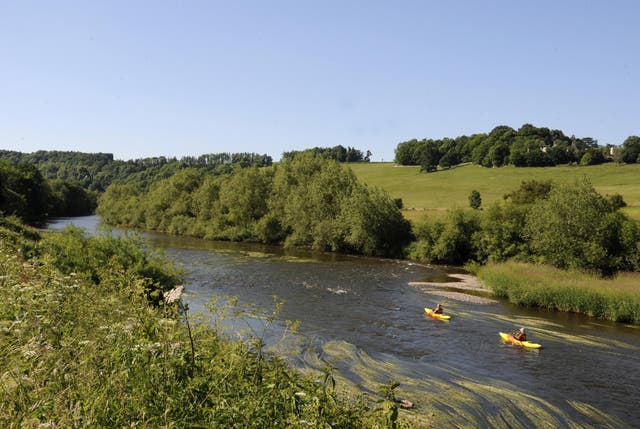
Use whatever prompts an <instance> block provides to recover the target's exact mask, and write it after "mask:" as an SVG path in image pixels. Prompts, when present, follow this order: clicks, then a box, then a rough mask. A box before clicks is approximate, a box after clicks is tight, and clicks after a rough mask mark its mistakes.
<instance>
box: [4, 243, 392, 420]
mask: <svg viewBox="0 0 640 429" xmlns="http://www.w3.org/2000/svg"><path fill="white" fill-rule="evenodd" d="M64 234H68V233H64ZM64 234H62V235H53V236H50V237H48V238H45V239H44V240H43V241H44V243H43V242H40V243H36V244H34V243H32V247H37V248H38V249H40V250H39V251H40V253H39V255H38V257H37V258H33V259H29V258H26V257H25V256H24V255H23V254H22V253H20V252H18V249H19V248H21V247H20V245H17V244H16V243H15V242H12V241H10V240H6V239H4V238H2V234H0V354H1V356H2V359H0V427H2V428H18V427H20V428H23V427H25V428H30V427H34V428H35V427H131V426H135V427H142V428H157V427H165V428H171V427H207V428H240V427H242V428H245V427H255V428H266V427H334V428H361V427H381V428H382V427H391V426H393V427H396V425H397V423H398V422H397V421H395V419H394V420H393V421H391V422H390V421H389V420H388V417H389V416H388V415H387V414H388V413H387V414H384V413H382V412H379V411H374V410H373V406H372V405H373V404H370V403H368V402H365V401H364V400H363V398H362V397H359V396H356V397H352V398H349V397H346V396H343V395H340V394H338V393H337V391H336V390H335V389H334V386H333V383H331V377H330V376H329V375H328V374H327V375H326V376H325V377H324V378H321V379H320V380H314V379H311V378H306V377H303V376H301V375H300V374H298V373H296V372H294V371H292V370H291V369H290V368H288V366H287V365H285V363H284V362H283V361H282V360H281V359H279V358H278V357H277V356H273V355H269V354H266V353H264V352H263V343H262V341H260V340H259V339H255V340H254V341H248V342H238V341H230V340H228V339H226V338H224V337H223V336H222V334H220V333H219V332H218V331H216V330H214V329H212V328H211V327H210V326H209V325H208V324H207V323H204V321H197V320H191V322H192V323H190V324H189V325H188V326H187V325H185V324H184V323H182V322H183V321H184V320H183V317H188V316H187V315H186V314H185V313H184V307H181V306H180V305H177V303H179V301H177V297H176V296H175V294H174V295H172V294H165V295H164V297H165V299H164V300H163V299H161V300H160V301H159V302H158V301H154V303H151V302H150V300H149V296H148V294H146V293H145V291H147V290H148V289H149V286H150V285H149V283H150V282H153V280H152V279H150V278H149V277H145V276H144V274H143V273H145V272H147V271H146V270H145V269H144V267H141V266H137V267H135V269H129V268H128V267H127V264H126V263H116V262H117V261H118V260H120V259H122V258H118V257H115V256H117V255H120V256H122V255H128V256H131V252H130V250H131V248H130V243H129V244H128V243H120V242H118V240H120V239H117V240H115V241H113V240H111V239H109V240H107V239H102V240H101V239H97V241H96V242H94V241H93V239H87V240H86V242H85V241H81V243H85V244H86V246H87V248H86V249H84V252H83V251H78V252H77V253H76V255H77V257H78V258H80V257H81V256H83V255H85V256H86V255H90V254H93V255H95V254H99V253H100V252H99V251H100V250H102V251H103V253H100V254H104V255H111V256H110V260H109V261H103V266H101V267H99V268H98V267H91V269H89V270H87V272H89V273H90V274H91V275H85V274H83V273H76V272H74V271H67V272H63V271H61V270H60V268H58V266H56V264H55V262H56V257H55V255H52V254H49V253H47V252H48V251H51V249H58V248H60V246H58V245H56V244H55V243H56V242H58V244H60V243H63V244H64V243H66V244H68V241H69V240H72V239H73V240H72V241H73V243H75V244H77V243H78V241H77V236H73V232H71V235H72V236H71V237H69V236H65V235H64ZM74 237H75V238H74ZM13 238H17V237H13ZM24 240H26V241H29V240H30V239H27V238H24ZM125 240H126V239H125ZM14 241H17V240H14ZM47 241H51V242H47ZM75 244H74V245H75ZM105 247H107V248H109V249H107V248H105ZM89 249H91V251H89ZM123 249H125V250H126V251H125V252H124V253H120V252H121V251H122V250H123ZM78 250H82V249H78ZM92 252H93V253H92ZM65 258H67V259H65V262H70V261H69V260H68V255H67V256H66V257H65ZM92 261H93V262H92ZM99 262H100V260H99V258H94V259H92V258H85V259H84V260H83V262H82V264H78V265H74V264H67V263H65V264H64V265H63V268H68V267H70V266H75V267H77V268H82V267H84V268H85V269H86V268H87V265H83V264H87V263H88V264H90V265H91V264H93V263H99ZM152 271H154V270H152ZM94 273H98V275H97V276H94V275H93V274H94ZM154 273H155V271H154ZM156 274H157V273H156ZM165 274H167V275H161V276H158V278H160V279H161V278H170V277H171V276H170V275H168V273H165ZM98 282H99V283H98ZM160 286H161V285H160ZM160 289H162V287H160ZM174 290H175V289H174ZM172 300H174V301H176V302H173V303H171V301H172ZM187 327H188V328H189V329H187Z"/></svg>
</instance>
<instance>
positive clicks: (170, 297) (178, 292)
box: [162, 285, 184, 304]
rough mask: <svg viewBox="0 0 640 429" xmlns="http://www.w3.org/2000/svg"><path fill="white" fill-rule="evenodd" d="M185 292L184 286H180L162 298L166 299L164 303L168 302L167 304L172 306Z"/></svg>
mask: <svg viewBox="0 0 640 429" xmlns="http://www.w3.org/2000/svg"><path fill="white" fill-rule="evenodd" d="M183 290H184V286H183V285H180V286H178V287H175V288H173V289H171V290H170V291H168V292H165V293H163V294H162V296H163V297H164V302H166V303H167V304H171V303H172V302H176V301H177V300H179V299H180V297H181V296H182V291H183Z"/></svg>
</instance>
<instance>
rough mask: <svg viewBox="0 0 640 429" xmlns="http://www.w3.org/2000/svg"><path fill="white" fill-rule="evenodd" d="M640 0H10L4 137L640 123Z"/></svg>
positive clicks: (3, 7)
mask: <svg viewBox="0 0 640 429" xmlns="http://www.w3.org/2000/svg"><path fill="white" fill-rule="evenodd" d="M639 17H640V2H638V1H632V0H630V1H617V0H613V1H588V0H563V1H536V2H520V1H513V0H511V1H506V0H505V1H500V0H496V1H483V2H481V1H477V0H469V1H462V0H460V1H450V2H445V1H426V0H425V1H415V2H413V1H394V2H391V1H374V0H369V1H315V2H313V1H304V0H298V1H278V0H273V1H255V2H253V1H251V2H250V1H221V2H216V1H202V2H198V1H122V2H120V1H104V2H98V1H89V2H87V1H77V2H67V1H56V2H48V1H38V2H36V1H8V0H7V1H3V2H0V148H1V149H10V150H20V151H23V152H32V151H35V150H41V149H42V150H78V151H83V152H110V153H113V154H114V155H115V157H116V158H118V159H131V158H138V157H146V156H160V155H164V156H178V157H180V156H184V155H200V154H203V153H217V152H258V153H267V154H269V155H271V156H272V157H274V159H276V160H277V159H279V158H280V155H281V154H282V152H284V151H288V150H292V149H304V148H309V147H313V146H323V147H327V146H335V145H338V144H341V145H343V146H352V147H356V148H358V149H361V150H363V151H366V150H371V152H372V153H373V157H372V159H373V160H374V161H380V160H382V159H384V160H385V161H390V160H392V158H393V153H394V149H395V147H396V145H397V144H398V143H399V142H401V141H405V140H408V139H411V138H419V139H420V138H441V137H455V136H458V135H462V134H471V133H476V132H488V131H490V130H491V129H492V128H493V127H495V126H497V125H502V124H504V125H510V126H512V127H514V128H517V127H519V126H520V125H522V124H523V123H532V124H534V125H536V126H545V127H549V128H557V129H561V130H563V131H564V132H565V133H566V134H568V135H572V134H574V135H576V136H578V137H586V136H589V137H593V138H596V139H597V140H598V141H599V143H600V144H603V145H604V144H608V143H611V144H621V143H622V142H623V141H624V139H625V138H626V137H628V136H629V135H639V134H640V25H638V18H639Z"/></svg>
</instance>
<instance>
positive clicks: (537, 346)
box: [500, 332, 542, 349]
mask: <svg viewBox="0 0 640 429" xmlns="http://www.w3.org/2000/svg"><path fill="white" fill-rule="evenodd" d="M500 338H502V341H505V342H507V343H510V344H515V345H516V346H522V347H525V348H527V349H540V348H542V344H536V343H532V342H531V341H519V340H516V339H515V338H513V335H511V334H505V333H504V332H500Z"/></svg>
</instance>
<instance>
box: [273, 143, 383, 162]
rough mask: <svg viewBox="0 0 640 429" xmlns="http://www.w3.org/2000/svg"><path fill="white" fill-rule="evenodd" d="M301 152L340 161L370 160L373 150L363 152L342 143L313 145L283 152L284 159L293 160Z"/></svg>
mask: <svg viewBox="0 0 640 429" xmlns="http://www.w3.org/2000/svg"><path fill="white" fill-rule="evenodd" d="M301 153H311V154H312V155H314V156H318V157H320V158H323V159H333V160H335V161H338V162H369V161H370V160H371V155H372V154H371V151H369V150H368V151H367V152H366V153H363V152H362V151H361V150H359V149H356V148H354V147H351V146H347V147H344V146H342V145H338V146H334V147H313V148H311V149H305V150H301V151H298V150H292V151H289V152H284V153H283V154H282V161H288V160H292V159H293V158H294V157H296V156H297V155H299V154H301Z"/></svg>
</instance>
